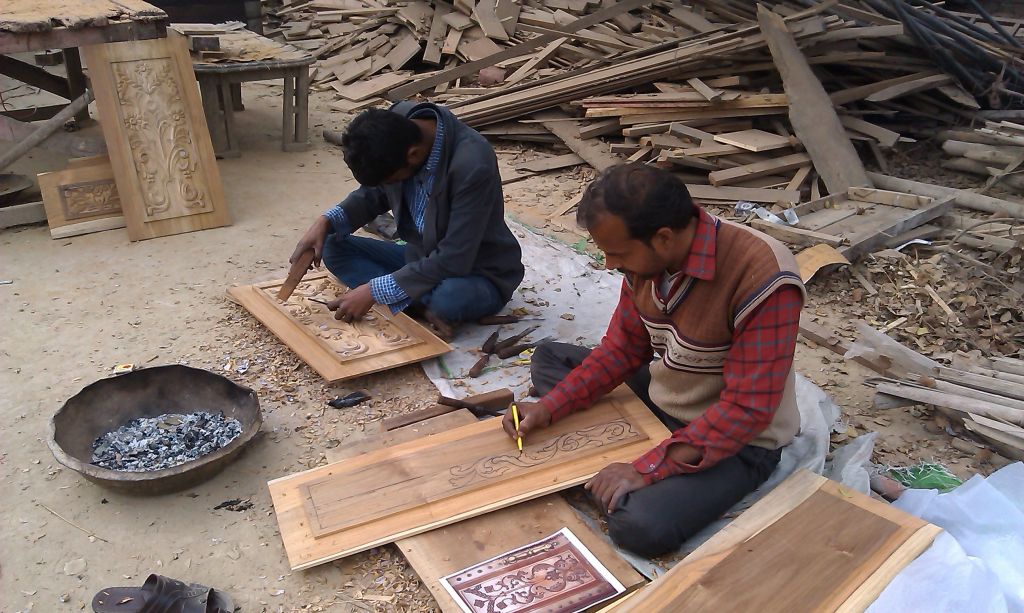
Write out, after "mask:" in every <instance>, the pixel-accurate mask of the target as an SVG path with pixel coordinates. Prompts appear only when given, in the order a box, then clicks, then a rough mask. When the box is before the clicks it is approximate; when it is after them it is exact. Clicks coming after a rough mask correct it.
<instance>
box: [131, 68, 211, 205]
mask: <svg viewBox="0 0 1024 613" xmlns="http://www.w3.org/2000/svg"><path fill="white" fill-rule="evenodd" d="M113 68H114V82H115V87H116V90H117V97H118V102H119V103H120V106H121V108H120V113H121V117H122V121H123V123H124V129H125V132H126V133H127V135H128V147H129V149H130V152H131V156H132V162H133V163H134V165H135V171H136V174H137V175H138V177H139V182H140V184H141V188H142V198H143V204H144V216H145V220H146V221H147V222H148V221H156V220H160V219H170V218H174V217H184V216H187V215H195V214H198V213H210V212H213V203H212V202H211V201H210V195H209V190H208V189H207V186H206V185H205V184H204V179H203V176H202V173H201V172H199V160H198V153H197V150H196V145H195V142H194V141H193V138H192V134H191V131H190V130H189V124H188V115H187V112H186V108H185V101H184V99H183V98H182V93H181V89H180V87H181V86H180V84H179V83H178V79H177V74H176V71H175V66H174V60H173V59H171V58H154V59H146V60H134V61H126V62H115V63H114V64H113Z"/></svg>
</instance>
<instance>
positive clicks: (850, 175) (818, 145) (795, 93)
mask: <svg viewBox="0 0 1024 613" xmlns="http://www.w3.org/2000/svg"><path fill="white" fill-rule="evenodd" d="M757 21H758V23H759V24H760V25H761V32H762V33H763V34H764V37H765V41H766V42H767V43H768V49H769V50H770V51H771V54H772V59H773V60H774V61H775V66H776V68H777V69H778V70H779V74H780V75H782V85H783V87H784V88H785V90H786V95H787V96H788V97H789V104H790V106H789V119H790V122H791V123H792V124H793V131H794V132H795V133H796V136H797V138H799V139H800V142H801V143H802V144H803V146H804V147H805V148H806V149H807V152H808V154H809V155H810V156H811V159H812V160H814V169H815V170H816V171H817V172H818V175H819V176H821V178H822V179H823V180H824V181H825V185H826V186H827V187H828V190H829V192H830V193H836V192H845V191H846V190H847V188H849V187H852V186H861V185H866V186H871V180H870V179H868V176H867V173H866V172H865V170H864V166H863V164H861V161H860V157H859V156H858V155H857V151H856V150H854V148H853V144H852V143H851V142H850V139H849V138H847V137H846V131H845V130H844V129H843V126H842V124H841V123H840V122H839V117H838V116H836V113H835V109H834V108H833V106H832V102H831V101H830V100H829V97H828V94H827V93H825V88H823V87H822V86H821V82H820V81H819V80H818V77H816V76H815V75H814V72H812V71H811V67H810V65H809V64H808V63H807V59H806V58H805V57H804V55H803V53H802V52H801V51H800V49H799V47H797V46H796V40H795V39H794V38H793V35H792V34H790V32H789V30H788V29H787V28H786V23H785V22H784V21H783V20H782V17H780V16H778V15H777V14H775V13H773V12H771V11H770V10H768V9H767V8H765V7H764V6H763V5H758V11H757Z"/></svg>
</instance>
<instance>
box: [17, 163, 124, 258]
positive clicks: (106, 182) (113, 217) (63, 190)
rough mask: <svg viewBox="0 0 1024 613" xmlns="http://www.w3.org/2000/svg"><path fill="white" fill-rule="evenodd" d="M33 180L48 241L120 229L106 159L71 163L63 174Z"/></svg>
mask: <svg viewBox="0 0 1024 613" xmlns="http://www.w3.org/2000/svg"><path fill="white" fill-rule="evenodd" d="M36 178H37V179H38V180H39V192H40V194H41V195H42V197H43V207H44V208H45V209H46V223H47V224H48V225H49V226H50V236H51V237H53V238H64V237H67V236H74V235H78V234H86V233H88V232H98V231H100V230H109V229H111V228H122V227H124V218H123V217H122V216H121V198H120V196H119V195H118V192H117V185H116V184H115V183H114V170H113V168H111V166H110V161H109V160H108V159H107V157H106V156H96V157H92V158H81V159H78V160H71V161H69V162H68V167H67V168H65V169H64V170H57V171H54V172H44V173H42V174H39V175H37V177H36Z"/></svg>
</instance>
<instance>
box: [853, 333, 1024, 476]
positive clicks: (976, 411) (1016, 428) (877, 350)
mask: <svg viewBox="0 0 1024 613" xmlns="http://www.w3.org/2000/svg"><path fill="white" fill-rule="evenodd" d="M858 329H859V332H860V335H861V336H860V338H859V339H858V341H857V343H855V344H854V345H853V346H852V347H851V348H850V351H848V352H847V356H848V357H851V356H856V357H858V358H860V359H862V360H866V361H867V362H870V363H872V364H874V366H873V367H874V368H875V369H876V370H878V371H879V372H880V373H881V374H883V376H882V377H877V378H873V379H869V380H868V381H867V382H866V383H867V384H868V385H870V386H872V387H874V388H875V397H874V406H875V408H876V409H892V408H897V407H904V406H911V405H915V404H920V405H930V406H933V407H935V408H936V409H937V410H938V411H939V412H940V413H941V414H942V415H943V416H945V417H946V418H947V420H948V421H946V422H945V425H946V429H947V430H948V431H950V433H951V434H953V433H965V432H966V433H968V434H970V435H972V436H973V437H974V438H975V439H977V440H979V441H980V442H982V443H984V444H985V445H988V446H990V447H991V448H992V449H993V450H995V451H996V452H997V453H999V454H1000V455H1003V456H1004V457H1007V458H1009V459H1013V460H1022V459H1024V360H1021V359H1018V358H1012V357H985V356H984V355H983V354H982V353H981V352H978V351H974V352H971V353H969V354H965V353H958V354H955V355H953V356H952V359H951V361H950V365H944V364H941V363H939V362H937V361H934V360H931V359H929V358H927V357H925V356H923V355H921V354H920V353H918V352H916V351H914V350H912V349H910V348H908V347H906V346H904V345H902V344H900V343H898V342H896V341H894V340H892V339H891V338H889V337H888V336H886V335H885V334H883V333H881V332H878V331H877V330H875V329H873V328H872V327H871V326H869V325H867V324H865V323H863V322H861V323H860V324H859V325H858Z"/></svg>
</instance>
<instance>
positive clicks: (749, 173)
mask: <svg viewBox="0 0 1024 613" xmlns="http://www.w3.org/2000/svg"><path fill="white" fill-rule="evenodd" d="M810 162H811V158H810V156H808V155H807V154H806V153H793V154H790V155H785V156H782V157H779V158H775V159H770V160H765V161H763V162H756V163H754V164H744V165H743V166H736V167H735V168H727V169H725V170H716V171H715V172H712V173H710V174H708V181H710V182H711V184H712V185H716V186H717V185H729V184H730V183H736V182H739V181H743V180H746V179H753V178H755V177H763V176H765V175H771V174H775V173H777V172H785V171H787V170H793V169H796V168H800V167H801V166H805V165H807V164H809V163H810Z"/></svg>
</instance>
